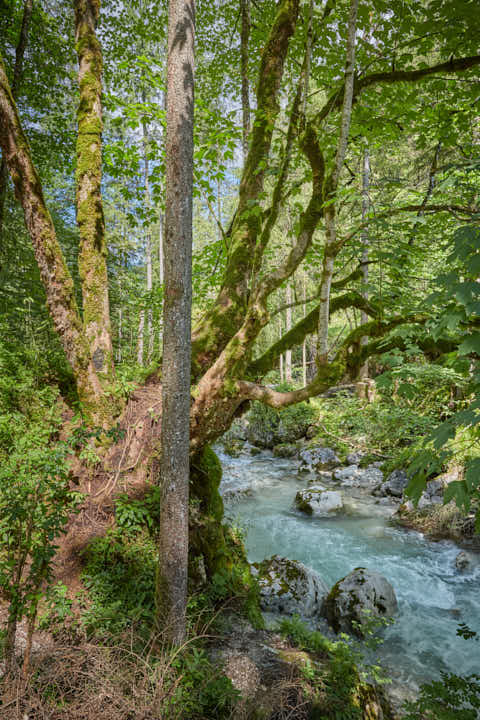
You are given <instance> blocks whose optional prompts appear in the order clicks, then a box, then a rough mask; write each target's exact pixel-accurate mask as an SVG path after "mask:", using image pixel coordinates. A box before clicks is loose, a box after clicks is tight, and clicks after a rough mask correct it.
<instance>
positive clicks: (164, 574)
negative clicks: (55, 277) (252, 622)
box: [157, 0, 195, 645]
mask: <svg viewBox="0 0 480 720" xmlns="http://www.w3.org/2000/svg"><path fill="white" fill-rule="evenodd" d="M194 40H195V5H194V0H170V3H169V18H168V61H167V135H166V203H165V223H166V226H165V247H164V260H165V299H164V310H163V318H164V334H163V363H162V438H161V460H160V482H161V488H162V499H161V509H160V543H159V566H158V575H157V626H158V628H159V629H161V628H163V629H164V631H165V633H166V636H167V638H168V640H169V641H170V642H171V643H173V644H175V645H179V644H181V643H182V642H183V640H184V638H185V631H186V628H185V622H186V615H185V614H186V602H187V580H188V485H189V473H190V462H189V455H190V432H189V431H190V370H191V304H192V193H193V92H194Z"/></svg>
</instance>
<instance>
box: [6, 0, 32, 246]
mask: <svg viewBox="0 0 480 720" xmlns="http://www.w3.org/2000/svg"><path fill="white" fill-rule="evenodd" d="M32 10H33V0H25V3H24V6H23V17H22V26H21V28H20V35H19V38H18V43H17V47H16V50H15V67H14V70H13V81H12V97H13V98H15V99H16V98H17V95H18V92H19V90H20V84H21V82H22V75H23V59H24V56H25V50H26V47H27V41H28V32H29V28H30V20H31V18H32ZM7 187H8V168H7V162H6V159H5V156H4V155H2V161H1V163H0V247H1V244H2V232H3V219H4V216H5V200H6V198H7Z"/></svg>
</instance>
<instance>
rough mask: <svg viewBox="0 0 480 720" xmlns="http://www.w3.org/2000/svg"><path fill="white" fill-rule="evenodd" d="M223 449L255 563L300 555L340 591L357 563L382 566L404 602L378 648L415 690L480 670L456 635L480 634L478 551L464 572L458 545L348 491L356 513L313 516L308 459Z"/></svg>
mask: <svg viewBox="0 0 480 720" xmlns="http://www.w3.org/2000/svg"><path fill="white" fill-rule="evenodd" d="M216 451H217V452H218V455H219V458H220V460H221V462H222V466H223V480H222V485H221V488H220V489H221V492H222V493H223V495H224V497H225V501H226V502H225V506H226V514H227V516H229V517H230V518H232V519H233V520H234V521H235V522H236V523H237V524H239V525H240V526H241V527H242V528H244V529H245V530H246V548H247V553H248V558H249V560H250V561H251V562H256V561H260V560H263V559H264V558H265V557H270V556H271V555H274V554H277V555H280V556H283V557H287V558H290V559H292V560H299V561H301V562H303V563H304V564H305V565H308V566H309V567H312V568H314V569H315V570H316V571H317V572H318V573H319V574H320V575H321V576H322V578H323V579H324V580H325V581H326V582H327V584H328V585H329V586H330V587H331V586H332V585H333V584H334V583H335V582H336V581H337V580H339V579H340V578H342V577H344V576H345V575H346V574H347V573H349V572H350V571H351V570H353V569H354V568H356V567H359V566H361V567H367V568H369V569H372V570H377V571H378V572H380V573H381V574H382V575H384V576H385V577H386V578H387V579H388V580H389V581H390V583H391V584H392V585H393V587H394V589H395V592H396V595H397V599H398V604H399V611H398V614H397V615H396V617H395V623H394V624H393V625H392V626H390V627H388V628H387V629H386V631H385V633H384V643H383V644H382V645H381V646H380V647H379V648H378V650H377V651H376V653H377V657H378V658H379V659H380V660H381V662H382V665H383V667H384V668H385V669H386V670H387V671H388V672H389V673H390V675H391V677H392V678H393V679H394V681H396V682H397V683H398V682H399V683H401V684H402V685H403V684H406V685H408V686H409V687H410V688H414V687H417V686H418V685H419V684H420V683H422V682H425V681H429V680H431V679H434V678H437V677H438V675H439V672H440V671H441V670H444V671H446V672H452V673H456V674H459V675H468V674H471V673H480V642H477V641H476V640H465V639H463V638H462V637H459V636H457V634H456V631H457V628H458V625H459V623H465V624H466V625H467V626H468V627H469V628H470V629H471V630H474V631H476V632H477V633H478V634H479V636H480V595H479V587H480V583H479V580H480V558H479V557H478V555H477V556H476V562H475V561H474V563H473V565H472V567H471V568H470V569H468V570H464V571H459V570H457V569H456V567H455V557H456V555H457V554H458V552H459V551H460V548H459V547H458V546H457V545H456V544H455V543H453V542H450V541H447V540H445V541H441V542H429V541H427V540H426V539H425V538H424V537H423V535H421V534H420V533H418V532H414V531H408V530H404V529H402V528H397V527H394V526H392V525H391V524H389V517H390V515H391V512H392V509H391V506H390V507H387V506H385V505H379V504H376V502H375V500H376V499H375V498H373V497H371V496H367V495H365V494H362V493H361V492H355V490H353V489H344V488H342V490H343V492H344V496H345V500H346V501H347V503H346V504H347V505H349V512H348V513H347V514H343V515H342V514H340V515H337V516H335V517H332V518H315V517H308V516H306V515H304V514H303V513H300V512H298V511H297V510H296V509H295V506H294V498H295V494H296V493H297V491H298V490H299V489H301V488H304V487H306V486H307V484H308V479H309V478H308V476H299V475H298V473H297V469H298V462H296V461H295V460H291V459H279V458H275V457H273V455H272V454H271V453H270V452H267V451H265V452H262V453H261V454H260V455H256V456H249V455H247V454H242V455H241V456H240V457H238V458H232V457H229V456H227V455H226V454H225V453H223V452H222V450H221V449H220V448H216ZM238 491H246V492H248V493H249V494H242V493H240V494H239V493H238ZM233 493H235V500H234V502H233V501H232V502H229V499H228V498H229V496H231V495H232V494H233ZM324 628H325V626H324V625H323V624H322V623H320V624H319V629H321V630H324Z"/></svg>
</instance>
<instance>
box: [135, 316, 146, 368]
mask: <svg viewBox="0 0 480 720" xmlns="http://www.w3.org/2000/svg"><path fill="white" fill-rule="evenodd" d="M144 332H145V310H140V315H139V316H138V334H137V365H143V354H144V340H143V335H144Z"/></svg>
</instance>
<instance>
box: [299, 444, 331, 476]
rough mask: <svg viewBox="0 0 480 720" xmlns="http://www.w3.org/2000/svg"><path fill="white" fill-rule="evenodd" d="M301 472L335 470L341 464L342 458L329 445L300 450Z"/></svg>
mask: <svg viewBox="0 0 480 720" xmlns="http://www.w3.org/2000/svg"><path fill="white" fill-rule="evenodd" d="M300 461H301V462H300V467H299V472H311V473H313V472H315V471H319V470H333V468H336V467H338V466H339V465H341V464H342V463H341V461H340V458H339V457H338V456H337V454H336V453H335V451H334V450H332V449H331V448H329V447H308V448H304V449H303V450H301V451H300Z"/></svg>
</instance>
